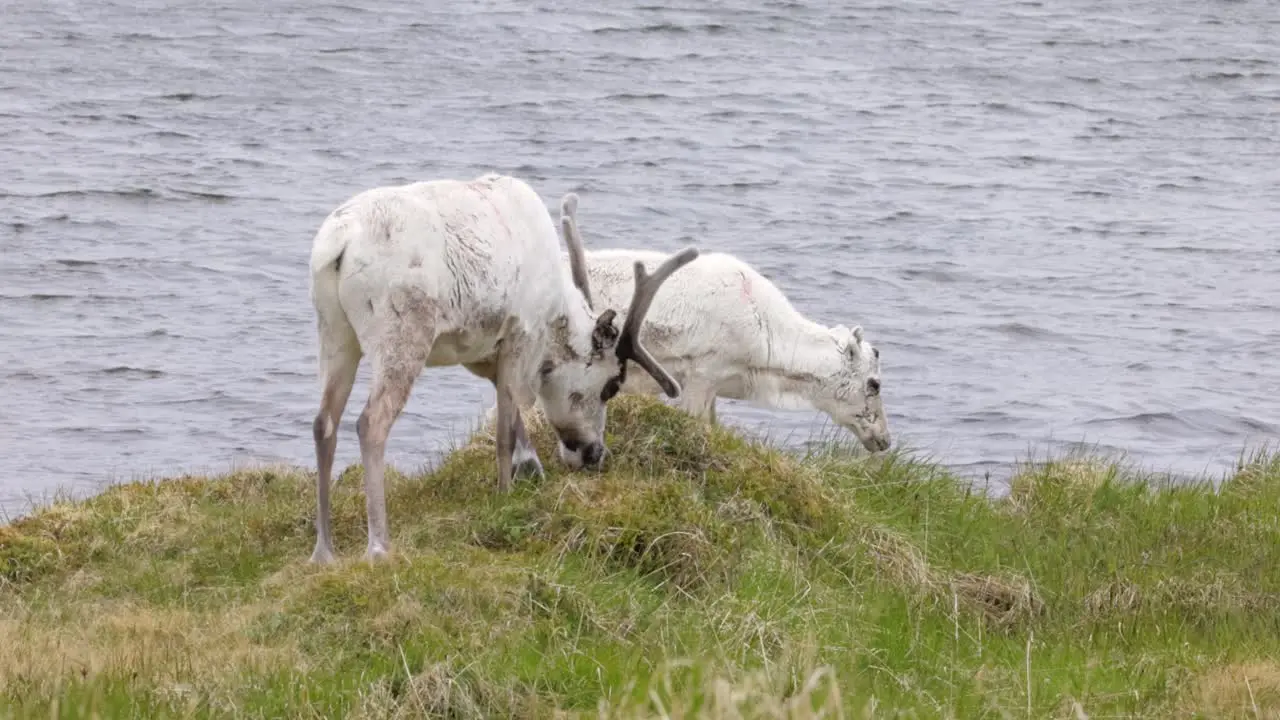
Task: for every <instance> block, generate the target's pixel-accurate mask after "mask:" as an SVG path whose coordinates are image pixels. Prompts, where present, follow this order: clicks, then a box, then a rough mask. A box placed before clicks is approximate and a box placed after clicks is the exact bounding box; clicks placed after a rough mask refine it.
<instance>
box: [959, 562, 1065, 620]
mask: <svg viewBox="0 0 1280 720" xmlns="http://www.w3.org/2000/svg"><path fill="white" fill-rule="evenodd" d="M947 585H948V586H949V587H950V588H951V591H952V592H954V593H955V594H956V597H957V598H958V599H959V600H960V602H962V603H964V604H965V605H966V606H968V607H971V608H976V609H978V610H979V611H981V612H982V615H983V617H984V618H985V619H986V620H987V621H989V622H991V623H993V624H994V625H996V626H999V627H1013V626H1016V625H1023V624H1025V623H1027V622H1028V621H1030V620H1031V619H1033V618H1035V617H1037V616H1039V615H1040V614H1042V613H1043V612H1044V601H1042V600H1041V599H1040V598H1039V597H1038V596H1037V595H1036V593H1035V590H1034V589H1033V588H1032V587H1031V583H1030V582H1028V581H1027V579H1026V578H1021V577H1016V576H1013V575H1008V574H1005V575H1002V576H995V575H980V574H977V573H964V572H962V573H956V574H954V575H952V576H951V577H950V578H949V579H948V580H947Z"/></svg>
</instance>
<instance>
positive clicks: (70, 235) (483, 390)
mask: <svg viewBox="0 0 1280 720" xmlns="http://www.w3.org/2000/svg"><path fill="white" fill-rule="evenodd" d="M684 5H685V7H681V6H680V5H673V4H657V3H639V2H625V1H623V0H619V1H618V2H613V3H605V4H601V5H598V6H597V7H598V8H599V9H589V8H591V7H592V5H591V4H589V3H588V4H583V3H568V2H553V3H525V2H514V1H511V2H476V3H453V4H446V3H417V4H414V3H392V2H389V1H388V0H361V2H358V3H351V4H322V3H303V2H298V1H297V0H282V1H281V2H273V3H265V4H264V3H260V2H253V3H251V2H245V1H244V0H209V1H207V2H202V3H183V4H178V3H161V2H145V1H144V2H130V3H127V4H121V3H118V2H115V1H114V0H105V1H99V2H87V1H85V0H74V1H64V2H34V1H33V0H7V1H6V2H4V3H2V4H0V8H2V10H0V12H2V14H3V17H4V21H3V26H2V27H0V170H2V171H0V270H2V272H0V499H2V500H4V501H7V502H8V503H9V504H10V506H11V507H12V506H13V505H14V504H16V503H17V502H18V500H19V499H20V498H22V497H24V496H28V495H32V494H34V495H43V494H45V493H47V492H49V491H50V490H52V489H53V488H55V487H72V488H75V489H76V490H77V491H82V492H83V491H89V490H92V489H94V488H96V487H98V486H99V485H100V483H101V482H103V481H105V480H112V479H128V478H131V477H136V476H147V475H153V474H158V473H173V472H177V471H182V470H191V471H205V470H220V469H226V468H227V467H229V466H230V465H231V464H233V463H238V462H244V461H261V460H267V461H271V460H287V461H296V462H302V463H306V464H309V465H310V464H313V463H314V458H313V455H312V452H313V451H312V446H311V439H310V422H311V418H312V417H313V415H314V412H315V409H316V406H317V402H318V399H317V392H318V388H317V382H316V380H315V369H314V368H315V365H314V357H313V354H314V347H315V339H314V329H313V327H314V326H313V315H312V310H311V307H310V304H309V301H308V299H307V290H306V267H307V258H308V253H309V249H310V242H311V238H312V235H313V233H314V232H315V230H316V228H317V227H318V225H319V222H320V221H321V219H322V218H323V217H324V215H325V214H326V213H327V212H328V211H329V210H330V209H332V208H333V207H335V206H336V205H337V204H338V203H340V202H342V201H343V200H345V199H346V198H347V197H348V196H350V195H351V194H353V193H355V192H357V191H359V190H361V189H364V188H366V187H369V186H372V185H377V184H385V183H399V182H405V181H410V180H418V179H428V178H433V177H441V176H453V177H470V176H473V175H477V174H480V173H482V172H486V171H489V170H497V171H503V172H510V173H515V174H518V175H520V176H522V177H524V178H526V179H528V180H529V181H530V182H532V183H533V184H534V186H535V187H536V188H537V189H538V190H539V191H540V192H541V193H542V194H543V196H544V198H545V199H546V200H547V202H548V204H549V205H552V204H554V203H555V202H556V199H557V198H559V196H560V195H561V194H562V193H564V192H566V191H569V190H576V191H578V192H579V193H581V194H582V208H581V210H580V215H581V219H582V222H583V227H584V231H585V232H586V233H587V241H588V243H590V244H592V245H594V246H597V247H602V246H610V245H615V246H617V245H634V246H649V247H656V248H660V249H666V250H671V249H675V248H678V247H680V246H681V245H683V244H685V243H689V242H694V241H696V242H697V243H698V244H699V245H700V246H701V247H703V248H705V249H715V250H727V251H730V252H734V253H737V254H739V255H740V256H742V257H743V258H745V259H747V260H749V261H750V262H752V263H754V264H756V265H757V266H758V267H759V268H760V269H761V271H762V272H764V273H765V274H767V275H768V276H769V277H771V278H773V279H774V280H775V281H776V282H777V283H778V284H779V285H780V286H781V287H782V288H783V289H784V290H785V291H786V292H787V293H788V294H789V295H790V296H791V297H792V299H793V301H794V302H795V304H796V305H797V306H798V307H799V308H800V309H801V310H802V311H804V312H806V313H808V314H810V315H811V316H812V317H814V318H815V319H817V320H819V321H821V322H825V323H827V324H835V323H845V324H852V323H860V324H862V325H863V326H864V327H865V328H866V330H867V333H868V335H869V337H870V338H871V339H872V340H873V341H875V342H876V343H877V344H878V345H879V346H880V347H881V348H882V352H883V363H884V387H885V397H886V404H887V407H888V409H889V411H890V412H891V413H892V415H891V423H892V426H893V429H894V430H895V434H896V437H897V438H899V439H902V440H904V441H906V443H907V444H909V445H912V446H914V447H917V448H919V449H921V450H924V451H926V452H928V453H931V454H933V455H935V456H936V457H938V458H939V459H941V460H943V461H945V462H947V463H949V464H952V465H955V466H957V467H959V468H960V469H962V470H963V471H964V472H966V473H970V474H977V475H981V474H983V473H984V472H986V471H995V474H999V471H1000V470H1001V469H1002V468H1006V467H1007V464H1008V463H1010V462H1012V461H1015V460H1018V459H1022V458H1025V457H1027V453H1028V452H1029V451H1033V450H1034V451H1037V452H1041V453H1042V452H1043V451H1045V450H1047V449H1059V450H1061V449H1062V448H1064V447H1067V446H1070V445H1073V444H1076V443H1080V442H1083V443H1086V444H1098V445H1101V446H1102V447H1103V448H1114V449H1122V450H1125V451H1127V452H1128V453H1129V456H1130V458H1131V459H1134V460H1136V461H1139V462H1141V463H1143V464H1144V465H1147V466H1150V467H1151V468H1153V469H1157V470H1171V471H1175V472H1179V473H1200V472H1203V471H1206V470H1208V471H1211V472H1218V471H1220V470H1221V469H1223V468H1225V467H1229V466H1230V464H1231V463H1232V462H1233V461H1234V459H1235V458H1236V456H1237V454H1238V453H1239V452H1240V450H1241V449H1242V448H1243V447H1245V446H1246V445H1249V446H1252V445H1254V444H1257V443H1260V442H1263V441H1266V440H1268V439H1270V438H1275V437H1277V434H1278V432H1280V430H1278V428H1280V363H1277V362H1276V360H1275V356H1276V352H1277V350H1278V349H1280V322H1278V320H1280V313H1278V309H1280V279H1278V270H1280V144H1278V138H1280V43H1278V42H1276V38H1278V37H1280V4H1276V3H1274V2H1270V1H1269V0H1253V1H1242V2H1226V1H1222V0H1209V1H1204V0H1198V1H1196V2H1190V1H1189V0H1172V1H1168V0H1158V1H1156V0H1134V1H1131V2H1124V3H1103V2H1090V1H1088V0H1069V1H1067V2H1052V3H1050V2H1015V1H1012V0H897V1H896V2H893V3H886V4H880V5H875V4H861V5H858V6H855V7H848V6H847V5H846V6H845V9H839V10H832V9H831V8H832V7H834V5H832V4H830V3H825V2H816V1H815V0H806V1H805V2H786V3H780V2H747V1H746V0H727V1H725V2H719V3H693V2H688V3H685V4H684ZM709 5H714V7H708V6H709ZM837 5H838V4H837ZM428 8H433V9H428ZM686 8H687V9H686ZM366 372H367V368H365V369H364V370H362V373H361V379H360V383H359V384H358V385H357V388H356V395H355V397H354V401H353V403H352V406H351V407H350V408H349V409H348V412H347V415H346V417H345V419H344V424H343V427H342V430H341V432H342V434H341V436H340V440H339V463H340V464H341V463H346V462H351V461H354V460H355V459H357V457H358V453H357V451H356V442H355V431H354V419H355V417H356V415H357V414H358V412H359V404H361V403H363V400H364V396H365V392H366V388H367V385H366V383H365V379H366V377H367V376H366ZM491 397H492V393H491V391H490V390H489V389H488V387H487V386H486V385H485V384H484V383H483V382H482V381H479V380H477V379H475V378H473V377H472V376H470V375H469V374H467V373H466V372H465V371H462V370H460V369H446V370H432V371H429V372H427V373H426V374H424V376H423V378H422V379H421V380H420V381H419V383H418V385H417V388H416V391H415V394H414V396H413V398H412V400H411V401H410V404H409V407H408V409H407V411H406V413H405V416H404V417H403V418H402V419H401V421H400V422H399V424H398V425H397V426H396V428H395V431H394V432H393V434H392V441H391V448H390V456H391V460H392V462H395V463H397V464H400V465H402V466H406V467H412V466H414V465H417V464H419V463H421V462H424V461H426V460H427V459H428V458H429V457H430V455H431V453H433V452H435V451H438V450H440V449H442V448H444V447H446V446H447V443H448V442H450V441H451V440H452V439H454V438H457V437H458V436H459V435H460V434H461V433H463V432H464V431H465V430H466V429H467V428H468V427H469V426H470V424H471V423H472V422H473V421H474V418H475V416H476V414H477V413H478V412H480V411H481V410H482V409H483V408H484V407H485V406H486V404H487V403H488V402H489V399H490V398H491ZM726 405H729V406H728V407H725V406H726ZM721 406H722V410H721V416H722V417H723V418H726V419H727V420H728V421H729V422H733V423H737V424H741V425H744V426H747V427H751V428H755V429H758V430H763V429H766V428H767V429H768V431H769V432H770V433H771V434H772V435H775V436H779V437H781V438H783V439H789V440H790V441H792V442H797V443H798V442H802V441H803V440H805V439H807V438H809V437H810V436H811V435H813V434H814V433H815V432H817V431H819V430H820V429H821V427H820V425H821V418H819V416H818V415H816V414H814V413H796V412H768V411H762V410H755V409H750V408H746V407H744V406H741V405H739V404H729V403H724V402H723V401H722V403H721Z"/></svg>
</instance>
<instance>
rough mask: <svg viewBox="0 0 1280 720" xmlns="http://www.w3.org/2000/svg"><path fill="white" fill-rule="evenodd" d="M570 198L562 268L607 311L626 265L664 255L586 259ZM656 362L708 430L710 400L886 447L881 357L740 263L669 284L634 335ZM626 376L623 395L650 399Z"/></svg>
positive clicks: (717, 261)
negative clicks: (783, 415) (802, 418)
mask: <svg viewBox="0 0 1280 720" xmlns="http://www.w3.org/2000/svg"><path fill="white" fill-rule="evenodd" d="M577 206H578V199H577V197H576V196H575V195H574V194H573V193H570V194H568V195H566V196H565V197H564V199H563V200H562V202H561V205H560V225H561V230H562V231H563V234H564V236H565V239H566V242H565V245H566V246H568V248H569V253H568V256H567V258H565V259H564V260H563V261H562V262H567V264H569V265H570V266H571V267H573V268H574V272H575V273H579V272H580V273H581V274H582V275H584V276H586V277H587V278H588V280H583V281H582V283H581V285H582V286H584V287H586V286H587V284H588V282H589V283H590V287H591V289H592V292H594V293H595V295H596V300H597V301H598V302H602V303H604V304H606V305H608V304H616V303H618V302H619V300H620V299H621V298H623V297H625V296H626V295H627V294H629V293H631V292H632V287H634V283H633V282H632V280H631V278H630V276H629V275H630V268H631V267H632V265H639V264H640V263H644V264H646V265H648V266H650V267H653V266H654V265H657V264H658V263H659V262H661V261H662V259H663V256H662V255H661V254H659V253H656V252H652V251H649V250H621V249H606V250H594V251H592V252H590V253H586V252H585V251H584V250H583V249H582V239H581V236H580V234H579V230H578V222H577V217H576V212H577ZM640 338H641V340H642V342H643V343H644V345H645V346H646V347H647V348H649V350H650V351H651V352H652V353H653V356H654V357H655V358H656V359H657V361H658V363H659V364H661V365H662V366H663V367H665V368H667V369H668V371H670V372H671V373H672V374H673V375H674V376H675V377H676V378H678V379H679V381H680V383H681V385H682V387H683V390H682V396H681V399H680V403H679V404H680V407H681V408H683V409H684V410H686V411H688V412H690V413H692V414H694V415H697V416H699V417H702V418H704V419H707V420H710V421H711V422H715V402H716V398H717V397H723V398H731V399H734V400H746V401H748V402H751V403H753V404H755V405H758V406H764V407H771V408H779V409H800V408H803V407H805V406H811V407H815V408H817V409H818V410H821V411H822V412H824V413H826V414H827V415H829V416H830V417H831V418H832V420H834V421H835V422H836V423H838V424H840V425H841V426H843V427H845V428H847V429H849V430H851V431H852V432H853V433H854V435H856V436H857V438H858V439H859V440H860V441H861V442H862V444H863V446H864V447H866V448H867V450H870V451H872V452H878V451H881V450H886V449H888V447H889V444H890V435H889V426H888V421H887V420H886V418H885V414H884V407H883V405H882V402H881V399H880V351H879V350H877V349H876V348H875V347H873V346H872V345H871V343H869V342H867V341H866V340H865V339H864V337H863V331H862V328H861V327H859V326H854V327H853V328H852V329H849V328H847V327H845V326H843V325H837V326H835V327H831V328H828V327H825V326H823V325H819V324H817V323H815V322H812V321H810V320H809V319H807V318H805V317H804V316H803V315H801V314H800V312H799V311H797V310H796V309H795V307H793V306H792V304H791V302H790V301H789V300H787V298H786V296H785V295H783V293H782V291H781V290H779V289H778V288H777V287H776V286H775V285H774V284H773V283H771V282H769V281H768V280H767V279H766V278H765V277H764V276H762V275H761V274H760V273H759V272H757V271H756V270H754V269H753V268H752V267H751V266H750V265H748V264H746V263H745V262H743V261H741V260H739V259H737V258H735V257H733V256H732V255H727V254H724V253H703V254H702V255H701V256H700V257H699V258H698V259H697V260H696V261H694V262H693V263H691V264H690V265H689V266H688V267H687V268H685V269H684V270H682V271H681V272H680V274H679V275H678V276H676V277H675V278H673V279H672V281H671V282H670V283H669V284H668V286H667V288H666V290H665V291H664V292H663V296H662V297H661V298H659V299H658V300H657V301H656V302H655V303H654V305H653V307H652V308H650V310H649V313H648V314H647V315H646V316H645V325H644V329H643V331H642V332H641V334H640ZM657 389H658V388H657V387H656V386H654V385H653V383H650V382H647V381H646V380H645V378H643V377H637V376H632V377H630V378H627V379H626V381H625V383H624V384H623V392H627V393H640V394H656V391H657Z"/></svg>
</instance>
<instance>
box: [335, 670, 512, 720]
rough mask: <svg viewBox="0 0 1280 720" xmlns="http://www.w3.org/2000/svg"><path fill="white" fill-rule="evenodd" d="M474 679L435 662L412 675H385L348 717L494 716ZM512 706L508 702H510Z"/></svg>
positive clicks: (397, 719)
mask: <svg viewBox="0 0 1280 720" xmlns="http://www.w3.org/2000/svg"><path fill="white" fill-rule="evenodd" d="M494 701H495V698H492V697H488V696H486V694H485V691H484V689H483V688H482V687H480V685H479V684H478V683H477V682H475V681H474V680H469V679H464V678H461V677H460V676H459V675H458V674H457V673H455V672H454V671H453V670H452V669H451V668H450V667H449V666H448V665H446V664H444V663H436V664H434V665H432V666H430V667H428V668H426V669H425V670H423V671H422V672H420V673H417V674H416V675H413V676H411V677H409V679H408V680H407V681H405V680H404V679H403V677H392V678H383V679H382V680H379V681H378V682H376V683H374V684H373V685H371V686H370V687H369V688H368V689H367V690H366V691H364V692H362V693H361V695H360V699H359V701H358V703H357V704H356V707H355V709H354V710H353V712H352V713H351V715H350V716H349V717H351V718H355V719H359V720H366V719H367V720H374V719H377V720H408V719H409V718H414V719H416V718H456V719H457V720H472V719H475V720H479V719H480V718H488V717H493V716H495V714H499V713H496V712H495V711H498V710H500V709H502V708H500V707H495V706H494ZM508 707H509V705H508Z"/></svg>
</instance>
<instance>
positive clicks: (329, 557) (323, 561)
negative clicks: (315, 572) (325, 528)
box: [309, 545, 334, 565]
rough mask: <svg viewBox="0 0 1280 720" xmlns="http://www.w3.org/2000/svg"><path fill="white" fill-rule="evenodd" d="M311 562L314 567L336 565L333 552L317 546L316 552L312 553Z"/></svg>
mask: <svg viewBox="0 0 1280 720" xmlns="http://www.w3.org/2000/svg"><path fill="white" fill-rule="evenodd" d="M309 562H311V564H313V565H332V564H333V563H334V557H333V550H332V549H330V548H328V547H324V546H320V545H317V546H316V549H315V552H313V553H311V560H310V561H309Z"/></svg>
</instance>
